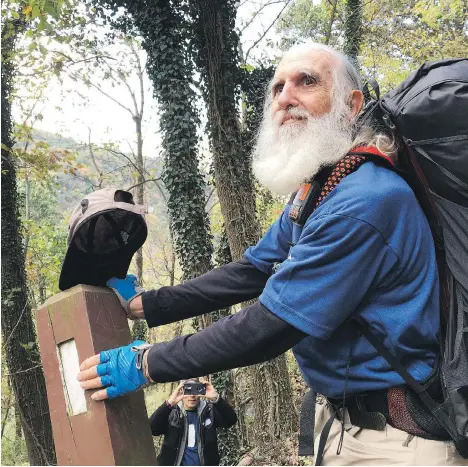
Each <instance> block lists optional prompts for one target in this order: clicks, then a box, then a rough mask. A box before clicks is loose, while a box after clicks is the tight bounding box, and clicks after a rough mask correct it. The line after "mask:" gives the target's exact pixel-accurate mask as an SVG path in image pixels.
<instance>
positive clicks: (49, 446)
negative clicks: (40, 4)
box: [1, 4, 56, 465]
mask: <svg viewBox="0 0 468 467" xmlns="http://www.w3.org/2000/svg"><path fill="white" fill-rule="evenodd" d="M2 6H3V4H2ZM16 12H17V11H16ZM17 13H18V12H17ZM24 27H25V20H24V18H23V17H22V14H21V12H20V13H18V16H17V17H16V16H15V15H11V16H7V17H6V18H3V24H2V81H1V107H2V139H1V145H2V146H1V153H2V164H1V165H2V170H1V177H2V183H1V191H2V201H1V204H2V209H1V216H2V339H3V345H4V349H5V355H6V362H7V366H8V370H9V372H10V378H11V379H10V381H11V385H12V388H13V390H14V393H15V399H16V401H17V407H18V410H19V411H20V414H21V421H22V425H23V427H24V433H25V440H26V445H27V449H28V457H29V461H30V463H31V464H35V465H45V464H49V465H50V464H54V463H55V462H56V457H55V449H54V443H53V439H52V427H51V423H50V418H49V417H48V416H47V414H48V403H47V396H46V389H45V381H44V375H43V373H42V368H41V366H40V364H38V361H37V355H36V354H35V352H33V350H35V349H34V347H35V342H36V336H35V330H34V323H33V319H32V315H31V307H30V303H29V302H28V297H27V284H26V277H25V256H24V248H23V244H22V232H21V222H20V219H19V212H18V204H19V203H18V193H17V180H16V167H15V160H14V158H13V156H12V149H13V145H14V139H13V135H12V127H13V125H12V121H11V99H12V96H13V93H12V87H13V77H14V74H15V71H16V69H15V63H14V60H13V57H14V54H15V46H16V40H17V39H18V37H19V36H20V34H21V33H22V32H23V30H24Z"/></svg>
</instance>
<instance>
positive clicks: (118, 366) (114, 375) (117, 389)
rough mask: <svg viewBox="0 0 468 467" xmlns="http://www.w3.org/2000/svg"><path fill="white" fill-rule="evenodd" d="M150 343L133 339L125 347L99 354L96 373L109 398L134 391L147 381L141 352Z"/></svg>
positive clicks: (147, 347)
mask: <svg viewBox="0 0 468 467" xmlns="http://www.w3.org/2000/svg"><path fill="white" fill-rule="evenodd" d="M150 347H151V345H149V344H146V343H145V342H143V341H134V342H132V343H131V344H128V345H126V346H125V347H118V348H116V349H111V350H105V351H103V352H101V353H100V354H99V361H100V364H99V365H98V366H97V374H98V375H99V376H100V377H101V383H102V385H103V386H106V387H107V395H108V397H109V398H110V399H113V398H114V397H118V396H122V395H124V394H127V393H128V392H132V391H136V390H137V389H139V388H140V387H141V386H143V385H145V384H146V383H148V382H149V381H148V380H147V379H146V377H145V372H144V368H143V364H142V363H143V354H144V352H145V351H147V350H148V349H149V348H150Z"/></svg>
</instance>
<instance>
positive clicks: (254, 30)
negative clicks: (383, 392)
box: [14, 0, 284, 157]
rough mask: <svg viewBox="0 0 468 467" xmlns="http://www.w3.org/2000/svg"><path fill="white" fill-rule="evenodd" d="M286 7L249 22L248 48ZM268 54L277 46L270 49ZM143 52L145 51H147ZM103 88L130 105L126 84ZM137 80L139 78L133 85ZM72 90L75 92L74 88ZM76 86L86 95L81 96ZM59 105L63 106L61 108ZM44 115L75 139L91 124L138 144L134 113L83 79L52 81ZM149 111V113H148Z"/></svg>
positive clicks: (150, 121)
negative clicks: (87, 84) (83, 97)
mask: <svg viewBox="0 0 468 467" xmlns="http://www.w3.org/2000/svg"><path fill="white" fill-rule="evenodd" d="M266 2H267V0H262V1H243V2H241V6H240V8H239V13H238V27H240V28H241V27H242V25H245V24H246V23H247V22H249V21H250V19H251V18H252V13H253V12H254V11H255V10H257V9H258V8H259V6H261V4H262V3H266ZM283 7H284V2H280V3H276V2H274V3H272V5H269V6H267V7H266V8H264V9H263V10H262V12H261V13H260V14H259V15H257V17H256V18H255V19H254V20H253V21H252V22H251V24H250V25H249V26H248V27H247V28H246V29H245V30H243V32H242V36H241V41H242V44H243V49H244V51H247V50H248V49H249V47H250V46H251V45H252V44H253V43H254V42H255V41H256V40H257V39H258V38H259V36H260V35H261V34H262V33H263V31H265V30H266V29H267V28H268V26H269V25H270V24H271V22H272V21H273V20H274V19H275V18H276V16H277V15H278V13H279V12H280V11H281V10H282V8H283ZM268 38H270V39H273V40H275V38H276V35H275V30H274V27H272V28H271V29H270V30H269V32H268V34H267V35H266V36H265V38H263V40H262V41H261V42H260V43H259V44H258V45H257V46H256V47H255V48H254V49H252V51H251V53H250V58H252V59H255V57H257V58H258V57H260V55H261V53H262V50H264V44H265V43H266V40H267V39H268ZM268 55H269V56H270V57H272V56H273V52H272V51H270V52H268ZM143 58H144V53H143ZM102 86H103V89H104V90H105V91H106V92H107V93H108V94H110V95H112V96H113V97H115V98H116V99H117V100H119V101H121V102H122V103H123V104H124V105H126V106H131V105H132V103H131V100H130V96H129V94H128V91H127V90H126V89H125V88H124V87H123V86H121V87H114V88H112V87H111V86H110V84H109V83H105V82H104V83H103V84H102ZM136 86H137V82H136V81H135V87H136ZM145 88H146V90H147V92H146V97H145V99H146V103H145V115H146V117H147V118H146V119H145V130H144V139H145V142H144V153H145V155H146V156H147V157H154V156H157V154H158V152H159V147H160V138H159V136H158V134H157V131H158V116H157V109H156V102H155V101H154V99H153V97H152V91H151V85H150V82H149V80H148V79H146V85H145ZM71 90H72V92H71ZM76 91H78V92H79V93H80V94H81V95H82V96H85V100H83V99H82V98H81V97H79V96H78V94H77V92H76ZM59 108H60V110H58V109H59ZM39 109H40V111H41V113H42V115H43V120H42V121H41V122H39V123H38V124H37V125H36V127H37V128H38V129H42V130H46V131H49V132H53V133H58V134H61V135H62V136H65V137H71V138H74V139H76V140H77V141H87V140H88V133H89V130H90V129H91V137H92V142H94V143H104V142H119V143H120V144H121V149H122V150H124V151H127V150H129V144H134V143H133V142H134V139H135V136H134V135H135V129H134V124H133V121H132V119H131V116H130V114H129V113H128V112H126V111H125V110H124V109H122V108H121V107H119V106H118V105H117V104H116V103H114V102H112V101H111V100H110V99H109V98H107V97H105V96H104V95H102V94H101V93H99V91H97V90H96V89H93V88H88V87H86V86H85V85H83V84H80V83H77V82H75V81H72V80H71V79H70V78H68V77H65V79H64V80H63V84H62V85H61V84H60V83H58V82H54V83H51V85H50V86H49V90H48V92H47V99H46V100H45V102H43V104H42V107H39ZM14 113H15V117H16V118H17V119H18V118H19V112H18V109H16V110H15V111H14ZM150 117H151V118H150Z"/></svg>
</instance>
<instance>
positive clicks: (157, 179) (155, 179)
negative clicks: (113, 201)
mask: <svg viewBox="0 0 468 467" xmlns="http://www.w3.org/2000/svg"><path fill="white" fill-rule="evenodd" d="M159 180H161V177H159V178H149V179H147V180H143V181H142V182H140V183H136V184H135V185H132V186H131V187H130V188H126V189H125V191H130V190H133V189H134V188H136V187H137V186H141V185H144V184H145V183H148V182H158V181H159Z"/></svg>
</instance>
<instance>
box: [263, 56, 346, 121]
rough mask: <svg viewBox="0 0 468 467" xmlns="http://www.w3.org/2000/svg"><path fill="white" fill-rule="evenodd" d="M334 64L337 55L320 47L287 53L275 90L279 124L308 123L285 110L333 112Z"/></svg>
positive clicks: (275, 113) (315, 113)
mask: <svg viewBox="0 0 468 467" xmlns="http://www.w3.org/2000/svg"><path fill="white" fill-rule="evenodd" d="M333 66H337V59H336V58H335V57H333V56H332V55H330V54H329V53H326V52H324V51H320V50H314V51H304V52H301V53H294V54H287V55H286V56H285V57H284V58H283V59H282V60H281V62H280V64H279V65H278V68H277V69H276V72H275V76H274V79H273V83H272V86H271V93H272V99H273V102H272V117H273V118H274V119H275V120H276V121H277V123H278V124H279V125H298V124H304V123H305V120H304V119H303V118H302V117H294V116H291V115H290V114H288V113H286V112H284V111H286V110H288V109H291V108H297V109H300V110H306V111H307V112H309V114H310V115H311V116H313V117H321V116H322V115H324V114H326V113H328V112H330V110H331V106H332V94H331V91H332V86H333V77H332V69H333Z"/></svg>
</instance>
